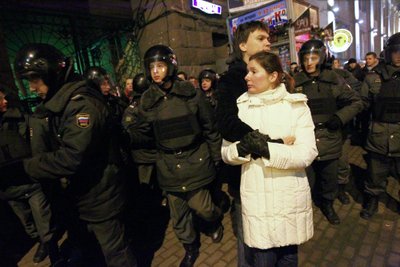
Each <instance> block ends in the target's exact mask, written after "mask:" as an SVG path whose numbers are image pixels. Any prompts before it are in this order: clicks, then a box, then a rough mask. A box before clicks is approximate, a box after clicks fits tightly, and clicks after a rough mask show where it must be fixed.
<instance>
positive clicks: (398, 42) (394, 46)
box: [383, 32, 400, 64]
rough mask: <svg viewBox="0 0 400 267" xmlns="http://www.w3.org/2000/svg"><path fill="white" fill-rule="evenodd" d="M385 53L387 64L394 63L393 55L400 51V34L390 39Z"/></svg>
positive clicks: (384, 49)
mask: <svg viewBox="0 0 400 267" xmlns="http://www.w3.org/2000/svg"><path fill="white" fill-rule="evenodd" d="M383 51H384V53H385V62H386V63H387V64H390V63H392V53H393V52H396V51H400V32H398V33H395V34H393V35H392V36H390V37H389V39H388V40H387V42H386V44H385V47H384V48H383Z"/></svg>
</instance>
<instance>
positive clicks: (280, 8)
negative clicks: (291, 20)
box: [228, 0, 288, 38]
mask: <svg viewBox="0 0 400 267" xmlns="http://www.w3.org/2000/svg"><path fill="white" fill-rule="evenodd" d="M254 20H259V21H261V22H264V23H267V24H268V26H269V27H271V28H272V27H276V26H279V25H284V24H286V23H288V14H287V7H286V1H285V0H283V1H279V2H276V3H273V4H270V5H266V6H263V7H261V8H259V9H256V10H254V11H251V12H248V13H246V14H243V15H240V16H237V17H234V18H230V19H228V26H229V33H230V37H231V38H232V37H233V33H234V32H235V31H236V29H237V27H238V26H239V25H240V24H243V23H246V22H249V21H254Z"/></svg>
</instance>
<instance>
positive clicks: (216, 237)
mask: <svg viewBox="0 0 400 267" xmlns="http://www.w3.org/2000/svg"><path fill="white" fill-rule="evenodd" d="M223 236H224V227H223V226H222V225H221V224H220V225H219V226H218V228H217V230H215V231H214V232H213V233H211V234H210V237H211V240H212V242H213V243H219V242H221V240H222V237H223Z"/></svg>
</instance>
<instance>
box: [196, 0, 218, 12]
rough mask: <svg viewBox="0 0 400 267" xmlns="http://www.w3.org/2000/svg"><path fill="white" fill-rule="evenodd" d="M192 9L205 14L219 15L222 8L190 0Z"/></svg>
mask: <svg viewBox="0 0 400 267" xmlns="http://www.w3.org/2000/svg"><path fill="white" fill-rule="evenodd" d="M192 7H194V8H197V9H200V10H201V11H203V12H204V13H207V14H217V15H221V13H222V7H221V6H220V5H216V4H213V3H210V2H207V1H203V0H192Z"/></svg>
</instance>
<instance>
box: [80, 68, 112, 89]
mask: <svg viewBox="0 0 400 267" xmlns="http://www.w3.org/2000/svg"><path fill="white" fill-rule="evenodd" d="M108 79H109V77H108V74H107V71H106V70H105V69H103V68H101V67H90V68H88V69H87V70H86V72H85V80H86V83H87V84H88V85H89V86H90V87H93V88H95V89H98V90H100V86H101V84H102V83H103V82H104V80H108Z"/></svg>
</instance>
